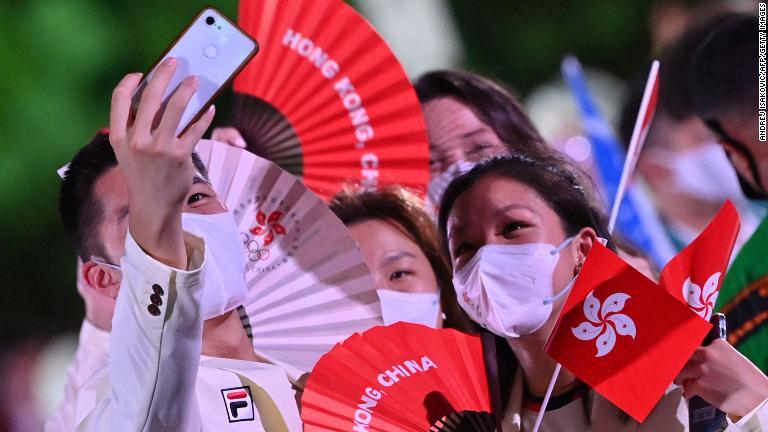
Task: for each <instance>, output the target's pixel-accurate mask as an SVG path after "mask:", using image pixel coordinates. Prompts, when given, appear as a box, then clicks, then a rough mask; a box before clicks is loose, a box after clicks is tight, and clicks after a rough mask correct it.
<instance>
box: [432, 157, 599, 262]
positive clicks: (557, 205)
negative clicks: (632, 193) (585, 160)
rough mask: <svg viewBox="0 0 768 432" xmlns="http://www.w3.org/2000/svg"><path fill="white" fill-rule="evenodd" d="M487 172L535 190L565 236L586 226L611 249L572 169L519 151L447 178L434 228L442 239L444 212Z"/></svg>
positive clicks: (446, 216)
mask: <svg viewBox="0 0 768 432" xmlns="http://www.w3.org/2000/svg"><path fill="white" fill-rule="evenodd" d="M488 175H498V176H501V177H505V178H508V179H511V180H517V181H519V182H520V183H523V184H525V185H526V186H528V187H530V188H532V189H533V190H535V191H536V192H537V193H538V194H539V195H540V196H541V198H542V199H543V200H544V201H545V202H546V203H547V204H548V205H549V207H550V208H552V210H554V211H555V213H557V215H558V216H559V217H560V220H561V221H562V224H563V230H564V231H565V233H566V234H567V235H569V236H570V235H575V234H576V233H578V232H579V230H580V229H582V228H585V227H590V228H592V229H594V230H595V232H596V233H597V235H598V236H599V237H603V238H606V239H608V240H609V243H608V244H609V246H610V247H611V248H613V242H612V240H611V235H610V234H609V233H608V228H607V224H606V221H605V215H604V214H603V212H602V211H601V210H600V209H599V208H597V207H596V206H595V205H594V202H593V200H592V199H591V198H590V196H589V194H588V193H587V192H586V189H585V188H584V186H583V185H582V182H581V181H580V176H579V174H578V171H577V170H576V168H574V167H573V166H572V165H571V164H568V163H566V162H564V161H562V160H561V159H559V158H554V159H553V158H546V159H540V158H536V157H534V156H531V155H523V154H520V153H513V154H510V155H505V156H497V157H493V158H489V159H486V160H484V161H482V162H481V163H479V164H477V165H476V166H475V167H474V168H472V169H471V170H470V171H468V172H467V173H465V174H463V175H460V176H458V177H456V178H455V179H453V181H451V183H450V184H449V185H448V188H446V190H445V193H444V194H443V198H442V200H441V202H440V212H439V221H438V227H439V229H440V235H441V237H442V238H443V240H444V241H445V240H446V239H447V236H446V225H447V222H448V215H449V214H450V212H451V210H452V208H453V204H454V203H455V202H456V199H458V197H459V196H460V195H461V194H463V193H464V192H466V191H467V190H468V189H470V188H471V187H472V186H473V185H474V184H475V183H477V182H478V181H479V180H480V179H482V178H483V177H486V176H488ZM446 244H447V241H446Z"/></svg>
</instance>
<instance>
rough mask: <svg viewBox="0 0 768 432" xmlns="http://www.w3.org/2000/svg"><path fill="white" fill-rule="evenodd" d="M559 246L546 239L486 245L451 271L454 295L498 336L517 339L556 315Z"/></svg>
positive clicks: (558, 295)
mask: <svg viewBox="0 0 768 432" xmlns="http://www.w3.org/2000/svg"><path fill="white" fill-rule="evenodd" d="M571 241H573V237H571V238H568V239H566V240H565V241H564V242H563V243H562V244H561V245H560V246H558V247H555V246H553V245H551V244H548V243H529V244H521V245H486V246H483V247H481V248H480V249H479V250H478V251H477V253H476V254H475V256H474V257H472V259H471V260H470V261H469V262H468V263H467V264H466V265H465V266H464V267H463V268H462V269H461V270H459V271H458V272H457V273H456V274H455V275H454V276H453V285H454V287H455V289H456V297H457V299H458V301H459V304H460V305H461V307H462V309H464V311H465V312H467V314H468V315H469V317H470V318H471V319H472V320H473V321H475V322H476V323H478V324H480V325H481V326H483V327H485V328H486V329H488V330H489V331H491V332H492V333H494V334H496V335H497V336H501V337H506V338H517V337H520V336H525V335H529V334H531V333H533V332H535V331H536V330H538V329H540V328H541V327H542V326H543V325H544V324H545V323H546V322H547V319H549V316H550V315H551V314H552V304H553V303H554V302H555V301H557V300H558V299H559V298H561V297H562V296H564V295H565V294H566V293H567V292H568V290H569V289H570V286H571V285H572V282H573V281H572V282H571V284H569V286H568V287H566V288H565V289H563V290H562V291H561V292H559V293H558V294H557V295H556V296H555V295H554V288H553V286H552V276H553V274H554V272H555V267H556V266H557V262H558V261H559V259H560V251H561V250H562V249H563V248H565V247H566V246H568V244H570V243H571Z"/></svg>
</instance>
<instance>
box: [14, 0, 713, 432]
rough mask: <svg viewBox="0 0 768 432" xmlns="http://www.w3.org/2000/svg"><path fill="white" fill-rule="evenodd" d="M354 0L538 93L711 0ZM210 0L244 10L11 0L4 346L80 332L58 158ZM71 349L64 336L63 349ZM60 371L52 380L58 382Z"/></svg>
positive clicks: (656, 38) (641, 52)
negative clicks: (574, 62) (571, 57)
mask: <svg viewBox="0 0 768 432" xmlns="http://www.w3.org/2000/svg"><path fill="white" fill-rule="evenodd" d="M286 1H289V0H286ZM351 3H352V5H353V6H354V7H356V8H358V10H361V11H362V12H363V13H364V14H365V15H366V16H368V17H369V18H370V19H371V20H372V21H373V22H374V25H376V26H377V27H379V26H381V27H382V30H384V29H387V31H382V33H383V34H384V37H385V38H387V39H389V35H396V34H398V29H399V28H402V32H400V33H403V32H407V31H411V33H408V34H410V35H411V37H413V38H414V39H415V40H411V41H410V42H409V43H404V42H403V41H395V40H392V41H391V42H392V45H393V47H394V48H395V51H396V53H397V54H398V55H399V56H401V59H403V61H404V63H405V66H406V69H407V70H408V71H409V73H411V74H417V73H419V72H422V71H423V70H424V69H425V68H428V67H438V66H459V67H465V68H469V69H472V70H475V71H479V72H482V73H485V74H488V75H490V76H493V77H496V78H499V79H501V80H503V81H505V82H506V83H508V84H509V85H510V86H511V87H513V88H514V90H515V91H516V92H517V94H518V95H520V96H521V97H525V96H527V95H529V94H531V92H532V91H533V90H534V89H535V88H537V86H540V85H541V84H543V83H545V82H546V81H549V80H552V79H557V78H558V77H559V68H560V62H561V59H562V57H563V56H564V55H565V54H568V53H570V54H575V55H576V56H578V57H579V58H580V59H581V61H582V62H583V63H584V64H585V65H588V66H589V67H590V68H595V69H599V70H602V71H604V72H606V73H607V74H610V75H611V76H613V77H616V78H618V80H619V81H625V82H626V81H628V80H629V79H630V78H632V77H634V76H636V75H638V74H644V73H646V71H647V68H648V65H649V59H650V58H651V55H652V53H653V51H654V49H655V48H654V47H655V46H656V45H658V44H659V43H661V42H660V40H663V38H664V37H665V36H664V32H665V31H667V30H664V28H666V27H670V26H671V27H674V26H675V20H676V19H682V18H680V17H683V16H684V13H682V15H680V14H678V12H676V11H683V12H684V11H685V10H686V9H687V8H688V7H689V5H690V4H694V3H698V2H693V1H684V0H679V1H674V0H669V1H660V2H654V1H651V0H627V1H605V0H549V1H541V0H518V1H509V0H486V1H483V2H476V1H466V0H465V1H460V0H453V1H448V2H443V1H441V0H371V1H367V0H358V1H354V2H351ZM208 4H211V5H213V6H215V7H217V8H219V9H220V10H221V11H223V12H224V13H225V14H227V15H229V16H231V17H235V16H236V14H237V2H236V1H233V0H228V1H220V0H219V1H217V0H207V1H197V0H164V1H152V0H131V1H127V0H111V1H96V0H67V1H60V0H36V1H19V0H3V1H2V2H0V59H2V68H0V71H1V72H0V73H1V74H2V79H0V101H1V103H0V185H2V186H1V189H0V191H2V192H1V195H0V198H1V199H0V221H1V222H0V226H2V227H3V229H2V230H1V231H0V253H1V254H2V256H1V258H2V260H1V261H0V262H2V267H1V268H2V281H3V284H4V286H3V288H2V289H0V320H2V324H0V354H6V355H7V354H16V353H28V355H29V358H30V359H32V358H35V356H36V353H39V352H41V350H43V349H44V347H45V345H46V343H48V342H49V341H51V340H53V338H56V337H59V336H61V335H67V334H69V335H74V334H76V332H77V329H78V327H79V325H80V323H81V321H82V318H83V305H82V301H81V300H80V298H79V296H78V294H77V291H76V289H75V283H74V282H75V255H74V253H73V252H72V249H71V248H70V247H69V245H68V242H67V240H66V239H65V237H64V233H63V230H62V228H61V226H60V223H59V218H58V208H57V197H58V190H59V178H58V176H57V174H56V170H57V169H58V168H59V167H61V166H62V165H64V164H65V163H66V162H67V161H68V160H69V159H70V158H71V157H72V155H73V154H74V153H75V151H76V150H77V149H78V148H79V147H81V146H82V145H83V144H84V143H86V142H87V141H88V140H89V138H90V137H91V136H92V135H93V134H94V132H95V131H96V130H98V129H99V128H101V127H104V126H106V124H107V121H108V110H109V100H110V93H111V90H112V88H113V86H114V85H115V84H116V83H117V82H118V81H119V79H120V78H121V77H122V76H123V75H124V74H126V73H128V72H131V71H137V70H145V69H146V68H148V67H149V66H150V65H151V64H152V62H153V61H154V60H155V59H156V58H157V56H158V55H159V54H160V52H161V51H162V49H163V48H164V47H165V46H166V45H167V43H168V42H169V41H171V40H172V39H173V38H174V37H175V36H176V35H177V33H178V32H179V30H180V29H181V28H182V27H183V26H184V25H185V24H186V23H187V22H188V21H189V20H190V19H191V18H192V17H193V16H194V15H195V14H196V12H197V11H198V10H199V9H200V8H202V7H203V6H205V5H208ZM417 4H418V5H420V6H419V7H420V8H421V9H420V10H422V12H424V11H426V12H424V13H426V14H427V16H429V14H430V13H433V14H436V15H435V16H436V17H437V18H435V19H437V20H439V21H440V22H442V24H443V26H442V27H441V28H442V29H443V30H442V31H441V32H437V33H433V32H431V31H430V28H432V27H430V26H422V27H424V28H422V29H421V31H422V33H421V34H415V35H414V34H413V33H412V31H413V30H414V28H413V26H412V23H410V22H405V21H402V22H401V21H400V18H399V17H398V15H397V10H398V9H399V8H401V7H405V6H406V5H410V6H409V7H416V6H414V5H417ZM430 11H433V12H430ZM434 11H437V12H434ZM662 27H663V28H662ZM652 28H654V29H655V30H653V31H652V30H651V29H652ZM393 29H394V30H393ZM406 42H408V41H406ZM421 42H423V44H424V45H423V46H424V47H425V48H424V49H425V50H426V49H430V50H433V47H434V46H435V44H437V45H438V46H441V47H442V48H440V49H442V50H443V51H439V50H438V51H435V52H438V53H442V52H444V53H446V54H444V55H443V54H440V55H443V56H444V57H445V58H444V59H442V60H444V61H442V60H441V59H440V58H437V59H436V60H433V61H432V63H431V64H411V63H409V62H408V61H406V59H405V57H407V53H403V54H402V55H401V53H400V52H399V51H398V46H403V45H410V46H411V49H415V50H417V51H418V50H419V49H420V47H421V46H422V45H421ZM441 44H442V45H441ZM217 107H218V108H219V109H218V114H217V120H216V123H218V124H223V123H226V121H227V114H228V96H224V98H222V99H220V100H219V101H218V103H217ZM609 114H610V113H609ZM69 337H70V339H67V340H70V341H71V340H72V339H71V337H72V336H69ZM68 346H69V345H68ZM69 349H70V348H64V349H63V351H62V352H63V353H64V354H62V356H63V358H65V359H66V353H68V352H70V351H68V350H69ZM22 358H26V357H23V356H22ZM56 364H57V365H59V363H56ZM60 364H61V365H66V362H62V363H60ZM57 367H59V366H57ZM61 367H63V366H61ZM53 369H56V368H55V367H54V368H53ZM54 375H55V374H54ZM62 379H63V378H62ZM60 384H61V382H59V381H55V380H54V381H51V382H50V384H48V383H46V382H43V385H44V386H46V385H47V386H50V391H51V393H54V396H55V393H56V392H58V391H59V389H58V387H57V386H58V385H60ZM52 403H53V402H48V404H49V405H50V404H52ZM45 409H48V408H44V409H43V410H45ZM0 429H2V426H0Z"/></svg>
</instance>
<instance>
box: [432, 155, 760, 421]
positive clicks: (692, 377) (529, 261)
mask: <svg viewBox="0 0 768 432" xmlns="http://www.w3.org/2000/svg"><path fill="white" fill-rule="evenodd" d="M580 179H581V177H580V176H578V175H577V174H576V173H575V171H574V169H573V168H572V167H570V165H569V164H565V163H563V162H562V161H560V160H558V159H539V158H535V157H533V156H527V155H520V154H515V155H510V156H503V157H496V158H492V159H489V160H486V161H483V162H481V163H479V164H478V165H476V166H475V167H474V168H473V169H472V170H470V171H469V172H467V173H465V174H462V175H460V176H459V177H457V178H456V179H454V180H453V182H451V184H450V185H449V186H448V188H447V189H446V192H445V194H444V196H443V201H442V204H441V207H440V212H439V225H438V228H439V230H440V234H441V236H442V238H443V240H444V242H445V244H446V246H447V247H448V251H449V253H450V257H451V264H452V266H453V286H454V288H455V296H454V297H453V298H452V299H451V300H455V301H456V302H457V303H458V304H459V305H460V307H461V309H462V310H463V311H464V312H465V313H466V315H467V316H468V317H469V318H470V319H471V320H472V321H473V322H474V323H475V324H477V325H478V326H480V327H482V328H484V329H486V330H487V331H488V332H490V333H492V334H494V335H495V336H496V344H495V350H496V365H497V367H496V368H491V370H490V372H489V376H488V379H489V386H490V388H491V389H492V392H491V393H492V394H494V393H496V392H495V391H494V389H495V390H498V394H500V395H501V400H500V401H498V402H499V403H498V405H497V406H500V409H501V415H502V419H501V425H502V430H503V431H504V432H509V431H518V432H519V431H530V430H532V428H533V424H534V422H535V419H536V415H537V412H538V409H539V407H540V405H541V403H542V400H543V396H544V394H545V392H546V390H547V386H548V384H549V381H550V378H551V376H552V373H553V371H554V370H555V366H556V363H555V361H554V360H553V359H552V358H550V357H549V356H548V355H547V354H546V353H545V351H544V344H545V342H546V340H547V337H548V336H549V334H550V332H551V330H552V328H553V327H554V324H555V322H556V320H557V317H558V315H559V314H560V311H561V309H562V308H563V305H564V303H565V299H566V297H567V295H568V292H569V290H570V287H571V286H572V284H573V282H574V280H575V278H576V276H577V275H578V274H579V272H580V270H581V268H582V265H583V264H584V261H585V259H586V257H587V255H588V254H589V251H590V249H591V247H592V245H594V243H595V242H596V241H605V242H607V246H608V247H609V248H611V249H613V250H615V246H614V245H613V241H612V240H611V236H610V234H609V232H608V230H607V228H606V223H605V217H604V215H603V214H602V212H601V211H600V210H598V209H597V208H596V207H595V206H594V205H593V204H591V201H590V200H589V198H588V196H587V194H586V193H585V190H584V186H583V184H582V180H580ZM603 239H604V240H603ZM444 295H445V294H444ZM714 353H717V357H718V358H719V360H718V363H717V367H715V365H714V363H713V361H712V356H713V354H714ZM720 362H724V364H720ZM702 365H703V366H702ZM678 378H679V380H680V382H681V383H682V385H683V387H677V386H673V385H672V383H670V388H669V389H668V391H667V393H666V394H665V395H664V397H663V398H662V399H661V400H660V401H659V403H658V404H657V405H656V407H655V408H654V410H653V411H652V412H651V414H650V415H649V416H648V418H647V419H646V420H645V421H644V422H643V423H642V424H638V423H637V422H636V421H634V420H632V419H631V418H629V416H627V415H626V414H624V413H623V412H622V411H621V410H619V409H618V408H617V407H615V406H614V405H613V404H611V403H610V402H609V401H608V400H606V399H604V398H603V397H601V396H600V395H599V394H597V393H596V392H594V391H593V390H592V389H590V388H589V387H588V386H586V385H585V384H584V383H582V382H580V381H579V380H578V379H577V378H576V376H575V375H573V374H572V373H570V372H569V371H567V370H565V369H563V370H562V372H561V373H560V375H559V378H558V379H557V381H556V382H555V384H554V390H553V395H552V399H551V400H550V401H549V404H548V406H547V413H546V414H545V415H544V418H543V423H542V425H541V429H540V431H563V430H568V431H577V432H578V431H605V430H610V431H668V430H679V431H684V430H688V409H687V407H686V404H685V400H684V396H686V397H687V396H690V395H692V394H697V395H699V396H701V397H703V398H704V399H705V400H707V401H710V403H712V404H715V405H716V406H719V407H721V408H723V409H725V410H727V412H728V413H729V414H731V415H733V416H738V417H743V419H741V420H740V421H739V423H736V424H732V425H729V429H727V430H728V431H753V430H762V429H759V428H758V429H756V428H755V422H758V424H759V422H760V421H762V422H763V423H762V424H768V423H766V420H767V419H768V377H766V376H765V375H763V374H762V373H761V372H760V371H759V370H758V369H757V368H755V367H754V365H752V364H751V363H750V362H749V361H748V360H746V359H745V358H744V357H742V356H741V355H740V354H739V353H738V352H737V351H736V350H735V349H733V348H732V347H731V346H730V345H728V344H727V343H725V342H724V341H719V342H718V343H716V344H712V345H710V346H708V347H706V348H702V349H701V352H699V353H697V354H696V355H695V358H694V359H692V360H691V362H689V364H688V365H686V368H685V369H684V371H683V372H682V373H681V376H680V377H678ZM724 389H728V390H727V391H728V392H729V393H728V394H727V395H726V397H723V396H724V395H723V394H722V391H723V390H724ZM725 400H727V401H728V402H727V403H725V402H724V401H725Z"/></svg>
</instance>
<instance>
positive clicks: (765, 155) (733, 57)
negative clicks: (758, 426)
mask: <svg viewBox="0 0 768 432" xmlns="http://www.w3.org/2000/svg"><path fill="white" fill-rule="evenodd" d="M753 5H754V10H753V12H752V13H735V14H730V15H728V16H725V17H722V18H721V19H720V20H718V21H717V22H716V23H715V24H714V25H713V26H711V27H710V28H709V29H708V32H707V33H706V35H705V36H704V37H703V38H702V39H701V41H700V43H699V44H698V45H697V47H696V48H695V50H694V53H693V58H692V60H691V61H690V63H689V66H688V73H689V75H688V78H689V82H688V85H689V87H688V88H689V92H690V96H691V99H692V101H693V106H694V110H695V112H696V114H697V115H698V116H699V118H700V119H701V120H702V121H703V122H704V123H705V124H706V125H707V127H708V128H709V130H710V131H711V132H712V133H714V135H715V137H716V138H717V141H718V142H719V143H720V144H721V145H722V147H723V149H725V153H726V154H727V156H728V159H729V160H730V162H731V163H732V164H733V167H734V168H735V169H736V172H737V174H738V178H739V183H740V185H741V189H742V191H743V192H744V194H745V195H746V196H747V197H748V198H750V199H753V200H758V201H765V200H766V199H768V145H766V142H764V137H763V139H762V140H761V137H760V132H761V129H760V121H759V115H760V113H762V114H764V113H765V111H762V112H761V111H759V110H758V107H759V103H760V100H759V91H758V90H759V87H758V69H759V68H758V54H759V47H758V24H759V23H758V18H757V16H756V15H755V12H756V11H757V3H754V4H753ZM764 130H765V129H762V131H764ZM766 257H768V218H764V219H763V221H762V222H761V223H760V226H758V228H757V229H756V230H755V232H754V234H753V235H752V237H751V238H750V239H749V241H747V242H746V243H745V244H744V246H743V247H742V249H741V251H740V252H739V254H738V255H737V256H736V258H735V260H734V261H733V263H732V264H731V267H730V269H729V270H728V273H727V274H726V276H725V280H724V281H723V285H722V287H721V289H720V296H719V297H718V299H717V305H716V309H718V310H720V311H721V312H723V313H725V315H726V316H727V321H728V341H729V342H730V343H731V344H733V345H734V346H735V347H736V348H738V349H739V351H741V352H742V353H744V355H746V356H747V357H748V358H749V359H751V360H752V361H753V362H754V363H755V364H756V365H757V366H758V367H760V368H761V369H762V370H763V371H768V289H767V288H768V258H766Z"/></svg>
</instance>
